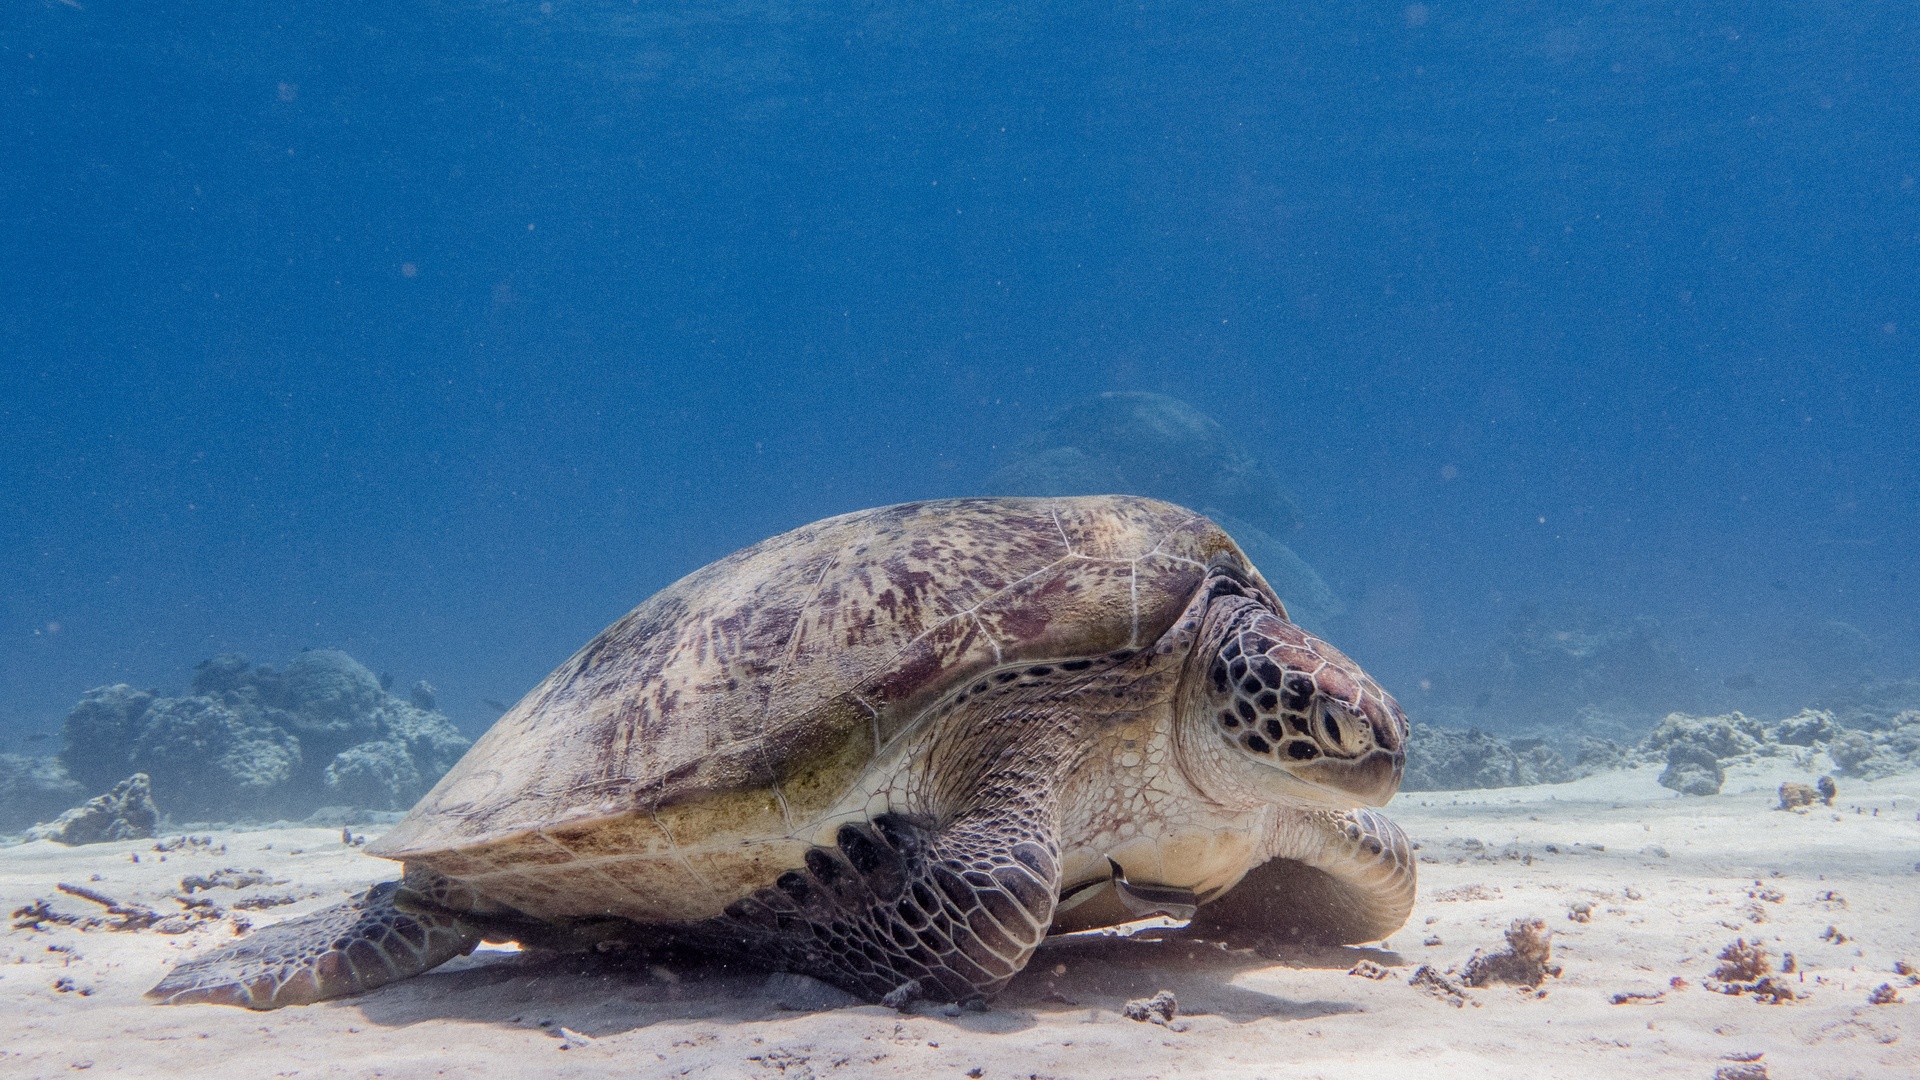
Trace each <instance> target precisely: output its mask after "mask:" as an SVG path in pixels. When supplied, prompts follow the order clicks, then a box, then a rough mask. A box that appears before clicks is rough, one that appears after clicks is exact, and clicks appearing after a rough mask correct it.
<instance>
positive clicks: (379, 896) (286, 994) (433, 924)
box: [147, 881, 480, 1009]
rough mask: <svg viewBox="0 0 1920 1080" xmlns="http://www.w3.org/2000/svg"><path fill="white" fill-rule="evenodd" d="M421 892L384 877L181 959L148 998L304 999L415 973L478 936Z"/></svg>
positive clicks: (170, 1001)
mask: <svg viewBox="0 0 1920 1080" xmlns="http://www.w3.org/2000/svg"><path fill="white" fill-rule="evenodd" d="M420 900H421V898H419V897H416V896H414V895H413V894H412V893H410V892H408V891H406V890H404V889H403V887H402V886H401V884H400V883H399V882H397V881H387V882H382V883H381V884H379V885H375V886H374V887H372V888H370V889H368V890H367V891H366V893H365V894H364V895H363V896H361V897H360V898H359V899H357V900H350V901H348V902H347V903H344V904H336V905H334V906H333V907H330V908H327V909H325V910H323V911H317V912H314V913H313V914H312V915H308V916H305V917H304V918H299V919H289V920H287V921H286V922H282V923H275V924H274V925H272V926H269V927H267V928H265V929H263V930H257V931H255V932H253V933H252V934H250V935H248V936H247V937H245V938H243V939H241V940H240V941H238V942H236V943H235V944H232V945H229V946H227V947H226V948H223V949H219V950H216V951H214V952H211V953H208V954H207V955H205V956H197V957H194V958H193V959H191V960H186V961H183V962H181V963H180V964H178V965H176V966H175V967H174V969H173V970H172V971H170V972H168V973H167V977H166V978H164V979H162V980H160V985H158V986H156V987H154V988H153V989H151V990H149V991H147V997H149V998H152V999H153V1000H155V1001H158V1002H161V1003H163V1004H167V1005H187V1004H195V1003H206V1004H213V1005H244V1006H246V1007H247V1008H249V1009H278V1008H280V1007H281V1006H283V1005H306V1004H309V1003H311V1002H315V1001H325V1000H327V999H329V998H337V997H346V996H347V995H349V994H358V993H362V992H364V991H367V990H372V989H374V988H375V987H380V986H385V985H386V984H388V983H390V982H394V981H396V980H399V979H405V978H408V977H410V976H414V975H418V974H420V973H421V972H423V971H428V970H430V969H432V968H435V967H438V966H439V965H441V964H443V963H446V962H447V961H448V960H451V959H453V958H454V957H456V956H464V955H466V954H467V953H470V952H472V951H473V948H474V946H475V945H478V944H479V943H480V930H479V929H478V928H477V927H475V926H474V925H472V924H471V923H469V922H466V921H465V920H462V919H460V918H459V917H457V916H455V915H454V914H453V913H451V912H446V911H442V910H439V909H437V908H434V907H432V906H430V905H428V904H426V903H423V902H420ZM407 901H413V902H407ZM403 903H404V906H402V905H403Z"/></svg>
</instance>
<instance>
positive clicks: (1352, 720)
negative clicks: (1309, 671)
mask: <svg viewBox="0 0 1920 1080" xmlns="http://www.w3.org/2000/svg"><path fill="white" fill-rule="evenodd" d="M1313 717H1314V726H1315V727H1316V728H1318V729H1319V730H1318V731H1317V732H1315V734H1317V735H1319V736H1320V742H1321V744H1322V745H1323V746H1325V747H1326V748H1327V751H1328V752H1329V753H1334V754H1340V755H1342V756H1347V755H1352V754H1358V753H1359V752H1360V751H1362V750H1364V749H1366V745H1367V735H1366V732H1367V723H1366V721H1365V720H1363V719H1361V718H1360V717H1358V716H1355V715H1354V714H1353V710H1351V709H1349V708H1347V706H1346V705H1345V704H1344V703H1342V702H1338V701H1334V700H1332V699H1330V698H1324V697H1323V698H1321V699H1319V700H1318V701H1316V702H1314V707H1313Z"/></svg>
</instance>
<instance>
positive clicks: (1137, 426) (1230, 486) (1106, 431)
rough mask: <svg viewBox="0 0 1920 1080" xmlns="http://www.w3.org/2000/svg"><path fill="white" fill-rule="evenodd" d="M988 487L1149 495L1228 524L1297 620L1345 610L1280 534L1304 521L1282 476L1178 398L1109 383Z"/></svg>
mask: <svg viewBox="0 0 1920 1080" xmlns="http://www.w3.org/2000/svg"><path fill="white" fill-rule="evenodd" d="M985 486H986V490H987V491H988V493H990V494H994V495H1041V496H1056V495H1107V494H1124V495H1146V496H1149V497H1151V498H1155V499H1165V500H1166V501H1168V502H1171V503H1176V504H1178V505H1181V506H1191V507H1193V508H1194V509H1196V510H1198V511H1200V512H1201V513H1203V514H1205V515H1207V516H1208V517H1210V518H1212V519H1213V520H1215V521H1217V522H1219V523H1220V525H1221V527H1222V528H1224V529H1226V530H1227V531H1228V532H1229V533H1231V534H1233V536H1234V538H1235V539H1237V540H1238V541H1239V542H1240V547H1241V549H1242V550H1244V551H1245V552H1246V553H1247V557H1248V558H1250V559H1252V560H1253V562H1254V565H1256V566H1258V567H1259V568H1260V572H1261V573H1262V574H1264V575H1265V576H1266V579H1267V581H1268V582H1270V583H1271V584H1272V585H1273V589H1274V591H1275V592H1277V593H1279V594H1280V596H1281V598H1282V599H1284V600H1285V601H1286V602H1287V611H1288V612H1289V613H1290V614H1291V615H1292V617H1293V619H1294V621H1295V622H1297V623H1299V624H1300V625H1302V626H1308V627H1314V628H1324V627H1325V624H1326V621H1327V620H1328V619H1330V618H1332V617H1334V616H1336V615H1339V614H1340V613H1341V612H1343V611H1344V610H1346V605H1345V604H1343V603H1341V601H1340V598H1339V597H1338V596H1336V595H1335V594H1334V592H1333V590H1332V589H1331V588H1329V587H1328V586H1327V583H1326V581H1324V580H1323V579H1322V578H1321V577H1320V575H1319V574H1318V573H1316V572H1315V571H1314V569H1313V567H1311V566H1309V565H1307V563H1306V561H1305V560H1303V559H1301V558H1300V556H1298V555H1296V554H1294V552H1293V549H1292V548H1290V547H1288V546H1287V545H1286V544H1284V543H1282V542H1281V541H1280V540H1279V539H1278V537H1281V536H1285V535H1287V534H1289V533H1292V532H1294V531H1295V530H1297V529H1299V528H1300V526H1301V524H1302V523H1301V520H1300V511H1299V508H1298V507H1297V506H1295V504H1294V501H1293V498H1292V497H1291V496H1290V495H1288V494H1287V490H1286V486H1285V485H1284V484H1282V483H1281V482H1280V478H1279V476H1278V475H1277V474H1275V473H1274V471H1273V470H1272V469H1270V468H1268V467H1267V466H1266V465H1265V464H1263V463H1261V462H1260V461H1259V460H1257V459H1256V458H1254V457H1253V456H1252V455H1251V454H1249V453H1247V452H1246V450H1244V449H1243V448H1242V447H1241V446H1240V444H1239V443H1238V442H1236V441H1235V440H1234V439H1233V437H1232V435H1231V434H1229V433H1228V431H1227V429H1226V428H1225V427H1223V426H1222V425H1221V424H1220V423H1219V422H1218V421H1216V420H1214V419H1213V418H1212V417H1210V416H1207V415H1206V414H1204V413H1202V412H1200V411H1199V410H1198V409H1195V408H1194V407H1193V406H1191V405H1188V404H1187V403H1186V402H1184V401H1181V400H1179V399H1178V398H1172V397H1168V396H1166V395H1165V394H1148V393H1141V392H1138V391H1111V392H1108V393H1104V394H1101V395H1100V396H1098V397H1094V398H1089V399H1087V400H1085V401H1081V402H1078V403H1076V404H1074V405H1071V406H1068V407H1067V408H1066V409H1065V410H1064V411H1062V412H1060V413H1059V414H1057V415H1056V416H1054V417H1053V419H1052V420H1050V421H1048V422H1047V425H1046V426H1045V427H1044V428H1042V429H1040V431H1038V432H1036V433H1035V434H1034V435H1033V436H1031V437H1030V438H1028V439H1027V440H1026V441H1025V442H1023V443H1022V444H1021V445H1020V446H1019V447H1017V448H1016V449H1015V451H1014V456H1013V458H1012V460H1010V461H1008V462H1007V463H1006V464H1005V465H1003V466H1002V467H1001V468H1000V469H998V470H997V471H995V472H994V474H993V475H992V476H991V477H989V478H988V480H987V483H986V485H985Z"/></svg>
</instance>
